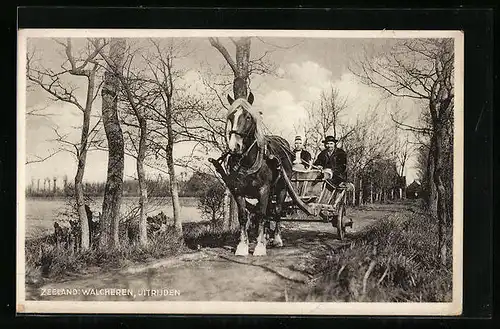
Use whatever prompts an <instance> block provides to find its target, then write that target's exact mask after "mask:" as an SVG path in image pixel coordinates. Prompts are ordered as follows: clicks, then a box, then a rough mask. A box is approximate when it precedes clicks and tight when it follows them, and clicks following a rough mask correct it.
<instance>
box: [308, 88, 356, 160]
mask: <svg viewBox="0 0 500 329" xmlns="http://www.w3.org/2000/svg"><path fill="white" fill-rule="evenodd" d="M346 109H347V98H345V97H342V96H340V93H339V90H338V89H336V88H334V87H333V86H331V87H330V89H329V90H326V89H325V90H323V91H322V92H321V95H320V99H319V102H318V103H317V104H314V103H313V104H311V106H310V108H309V109H308V120H307V126H306V127H305V139H306V140H305V143H304V145H305V146H306V147H307V148H308V149H311V150H313V152H314V153H318V152H319V151H320V150H321V147H322V141H323V140H324V138H325V137H326V135H328V134H332V135H334V136H335V137H336V138H338V139H339V140H340V141H341V142H342V141H343V140H344V139H345V138H347V137H348V135H349V134H350V133H351V130H352V129H351V128H350V127H349V126H348V125H347V124H345V123H343V122H342V115H343V113H344V112H345V111H346Z"/></svg>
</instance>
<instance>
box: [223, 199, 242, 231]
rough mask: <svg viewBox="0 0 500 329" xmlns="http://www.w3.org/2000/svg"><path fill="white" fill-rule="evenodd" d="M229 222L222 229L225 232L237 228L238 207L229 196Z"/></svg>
mask: <svg viewBox="0 0 500 329" xmlns="http://www.w3.org/2000/svg"><path fill="white" fill-rule="evenodd" d="M229 200H230V201H229V212H230V216H229V222H228V223H227V225H226V226H225V227H224V229H225V230H232V229H233V228H235V227H238V223H239V222H238V205H237V204H236V200H235V199H234V197H233V196H232V195H231V196H230V198H229ZM225 224H226V223H225Z"/></svg>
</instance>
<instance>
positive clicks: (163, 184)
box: [26, 172, 210, 197]
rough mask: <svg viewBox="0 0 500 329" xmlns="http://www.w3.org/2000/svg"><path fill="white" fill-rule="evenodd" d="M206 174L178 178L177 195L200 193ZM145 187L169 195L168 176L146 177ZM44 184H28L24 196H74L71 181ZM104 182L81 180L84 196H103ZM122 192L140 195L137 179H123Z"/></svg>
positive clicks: (191, 195)
mask: <svg viewBox="0 0 500 329" xmlns="http://www.w3.org/2000/svg"><path fill="white" fill-rule="evenodd" d="M207 176H208V175H207V174H206V173H203V172H196V173H194V174H193V175H192V176H191V177H190V178H189V179H188V180H179V181H178V185H179V196H181V197H193V196H200V195H202V194H203V193H204V192H205V190H206V189H207V187H206V182H207V181H210V178H207ZM145 182H146V189H147V193H148V195H149V196H151V197H166V196H171V195H170V189H169V186H170V181H169V180H168V178H165V179H164V178H161V177H158V178H156V179H153V178H147V179H146V180H145ZM47 186H48V185H47V184H45V188H44V185H42V186H41V187H40V186H38V187H37V186H36V184H33V185H30V186H28V187H27V189H26V196H28V197H53V196H61V197H63V196H74V194H75V187H74V184H73V183H72V182H68V181H64V184H63V186H61V187H59V186H56V187H55V188H53V187H54V185H52V186H48V187H47ZM105 187H106V184H105V183H104V182H83V192H84V194H85V195H86V196H103V195H104V192H105ZM123 194H124V195H127V196H134V197H138V196H140V186H139V181H138V180H136V179H133V180H132V179H128V180H124V181H123Z"/></svg>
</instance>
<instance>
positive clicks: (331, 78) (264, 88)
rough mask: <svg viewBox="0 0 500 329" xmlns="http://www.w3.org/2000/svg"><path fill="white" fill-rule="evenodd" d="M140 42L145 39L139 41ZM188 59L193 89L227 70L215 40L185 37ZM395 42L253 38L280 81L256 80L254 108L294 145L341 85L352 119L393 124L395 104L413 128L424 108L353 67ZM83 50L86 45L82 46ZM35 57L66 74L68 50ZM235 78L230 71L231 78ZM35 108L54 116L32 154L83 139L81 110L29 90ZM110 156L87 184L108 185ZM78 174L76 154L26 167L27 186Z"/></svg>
mask: <svg viewBox="0 0 500 329" xmlns="http://www.w3.org/2000/svg"><path fill="white" fill-rule="evenodd" d="M136 41H137V40H136ZM183 41H185V47H186V48H185V49H187V50H189V51H188V52H186V53H188V56H186V57H185V58H183V59H182V60H180V61H179V67H182V70H183V72H184V73H183V78H184V80H185V83H186V84H188V85H192V86H202V83H201V75H203V74H204V72H205V70H206V69H207V68H209V69H210V70H211V71H212V72H216V71H217V70H220V68H221V66H222V65H224V64H225V62H224V59H223V58H222V56H221V55H220V53H219V52H218V51H217V50H216V49H214V48H213V47H211V45H210V43H209V42H208V39H207V38H206V37H203V38H189V39H184V40H183ZM221 41H222V42H224V44H225V45H226V47H227V48H228V50H229V51H230V52H231V53H232V54H233V55H234V47H233V45H232V44H231V41H229V39H225V38H221ZM390 43H391V40H389V39H359V38H357V39H346V38H342V39H334V38H322V39H317V38H269V37H265V38H259V39H256V38H254V39H253V40H252V48H251V57H252V58H258V57H260V56H262V54H264V53H265V52H266V51H268V52H269V53H268V54H267V56H266V58H267V60H268V61H269V62H270V63H273V64H274V65H275V67H276V75H272V76H255V77H253V78H252V82H251V89H252V92H253V93H254V95H255V103H254V106H256V107H258V108H259V109H260V110H261V111H262V112H263V115H264V122H265V124H266V126H267V127H268V128H269V129H270V130H271V131H273V132H275V133H278V134H280V135H282V136H283V137H285V138H287V139H288V140H289V141H290V142H291V141H293V137H294V135H295V133H296V129H297V128H298V129H299V131H300V128H301V127H302V126H303V124H304V120H305V119H306V109H307V108H308V106H310V104H311V103H312V102H316V101H317V100H318V98H319V95H320V93H321V91H322V90H324V89H328V88H330V86H333V87H335V88H337V89H338V90H339V92H340V94H341V96H342V97H346V98H347V106H348V108H347V111H346V115H345V116H344V118H343V120H344V121H346V122H347V121H350V120H354V119H355V118H356V117H357V116H359V115H363V114H364V113H366V111H367V110H368V109H370V108H373V107H374V106H377V105H378V107H377V109H376V110H377V111H380V112H381V114H383V115H385V117H386V118H389V112H390V111H391V110H393V109H394V108H395V106H396V105H397V106H399V107H403V108H404V109H405V111H406V113H407V122H409V123H415V122H416V120H417V118H418V115H419V112H420V110H419V107H418V106H417V105H416V104H414V103H413V102H411V101H409V100H403V101H400V102H399V103H398V104H396V103H394V102H391V101H388V100H387V98H386V97H385V96H384V95H382V94H381V93H380V92H379V91H378V90H375V89H373V88H370V87H368V86H365V85H363V84H361V83H360V82H359V81H358V80H357V78H356V77H355V76H354V75H353V74H352V73H351V72H350V70H349V67H350V66H352V64H353V63H352V61H353V60H355V59H356V58H359V56H361V54H362V53H363V52H364V51H366V50H367V49H368V50H370V49H376V50H377V51H385V50H387V49H389V44H390ZM75 44H78V42H75ZM27 49H28V51H29V52H30V53H31V52H34V54H35V57H34V58H35V60H36V61H37V62H38V63H40V64H42V65H43V66H44V67H51V68H53V69H54V70H57V69H59V68H60V66H61V64H62V60H63V58H64V56H63V53H62V49H61V46H60V45H58V44H57V43H56V42H55V41H54V40H53V39H51V38H32V39H28V44H27ZM226 73H230V72H226ZM65 82H67V83H70V84H72V85H73V86H75V87H81V86H82V83H85V78H81V77H70V78H68V79H67V80H65ZM77 95H78V97H81V99H82V102H83V100H84V91H83V90H81V89H78V90H77ZM26 108H27V110H33V109H43V113H48V114H50V116H49V117H40V116H28V117H26V156H27V158H28V159H33V158H34V157H35V156H41V157H43V156H45V155H46V154H49V153H50V152H51V150H54V149H57V148H58V147H59V145H58V143H57V142H54V141H53V139H54V138H55V137H56V135H55V132H54V128H55V127H57V131H58V132H59V133H61V134H67V136H68V137H67V138H68V139H70V140H74V141H78V140H79V134H78V130H76V129H74V127H78V126H79V125H80V124H81V121H82V113H81V112H80V111H79V110H77V109H76V108H75V107H74V106H72V105H70V104H66V103H62V102H54V101H53V100H51V98H50V97H49V96H48V94H47V93H46V92H44V91H41V90H39V89H36V88H33V89H32V88H29V89H28V90H27V92H26ZM100 111H101V102H100V96H99V97H97V99H96V102H95V103H94V108H93V114H94V116H95V117H94V118H93V120H92V122H96V120H97V117H98V115H99V113H100ZM190 151H191V150H190V147H189V146H187V145H184V146H182V145H181V146H179V147H177V149H176V151H175V153H176V155H177V156H182V155H186V154H188V153H189V152H190ZM412 164H413V161H410V162H409V167H408V168H407V171H406V175H407V180H408V181H409V182H411V181H412V180H413V178H414V177H415V170H414V169H413V168H412ZM106 168H107V154H106V153H105V152H99V151H96V152H92V153H90V154H89V156H88V159H87V167H86V172H85V178H84V180H86V181H105V179H106ZM75 170H76V164H75V158H74V156H72V155H71V154H69V153H64V152H62V153H58V154H57V155H55V156H53V157H51V158H50V159H48V160H46V161H44V162H41V163H33V164H29V165H27V166H26V183H29V182H31V180H32V179H34V180H36V179H41V180H43V179H44V178H45V177H54V176H56V177H63V176H64V175H67V176H68V177H69V179H70V180H72V178H73V176H74V173H75ZM125 175H126V177H128V178H130V177H135V176H136V174H135V162H134V159H132V158H127V159H126V162H125Z"/></svg>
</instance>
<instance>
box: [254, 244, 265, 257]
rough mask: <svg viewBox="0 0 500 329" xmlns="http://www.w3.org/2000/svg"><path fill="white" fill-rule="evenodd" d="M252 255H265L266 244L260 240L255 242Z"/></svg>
mask: <svg viewBox="0 0 500 329" xmlns="http://www.w3.org/2000/svg"><path fill="white" fill-rule="evenodd" d="M253 255H254V256H265V255H266V245H265V244H263V243H262V242H259V243H257V246H255V250H254V251H253Z"/></svg>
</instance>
